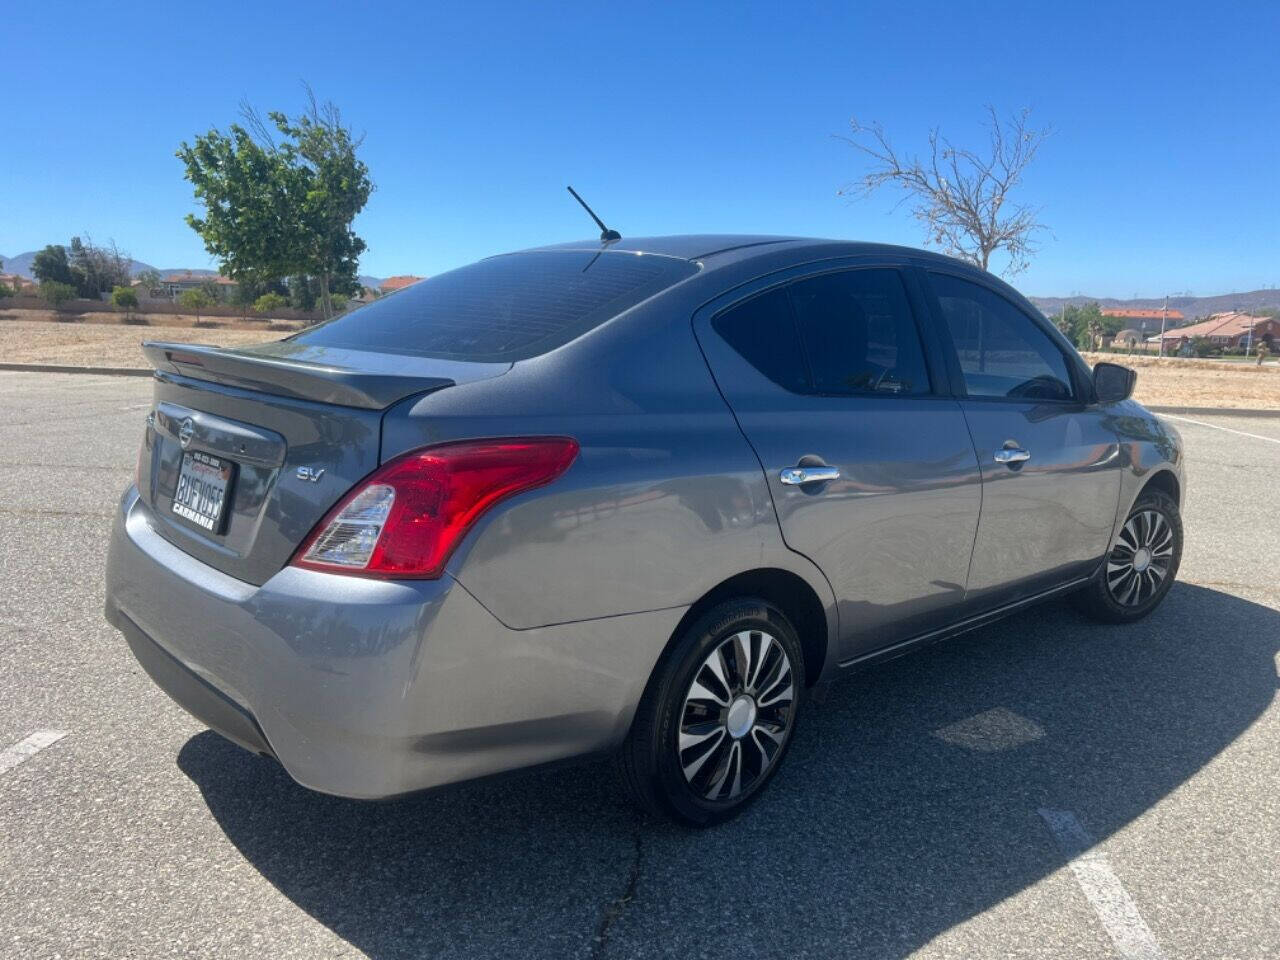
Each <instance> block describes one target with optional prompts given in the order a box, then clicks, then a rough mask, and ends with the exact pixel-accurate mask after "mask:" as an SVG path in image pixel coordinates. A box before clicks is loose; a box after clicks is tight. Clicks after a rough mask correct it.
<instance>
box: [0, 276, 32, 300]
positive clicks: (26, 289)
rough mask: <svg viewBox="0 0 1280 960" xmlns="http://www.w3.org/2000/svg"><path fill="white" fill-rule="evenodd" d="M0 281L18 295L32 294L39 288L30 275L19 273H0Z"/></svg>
mask: <svg viewBox="0 0 1280 960" xmlns="http://www.w3.org/2000/svg"><path fill="white" fill-rule="evenodd" d="M0 283H3V284H4V285H5V286H6V287H8V288H9V289H10V290H12V291H13V292H14V293H16V294H18V296H20V297H30V296H34V295H35V294H36V293H37V292H39V290H40V285H39V284H38V283H36V282H35V281H34V280H32V279H31V278H30V277H24V276H22V274H20V273H0Z"/></svg>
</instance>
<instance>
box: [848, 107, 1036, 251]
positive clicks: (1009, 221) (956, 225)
mask: <svg viewBox="0 0 1280 960" xmlns="http://www.w3.org/2000/svg"><path fill="white" fill-rule="evenodd" d="M987 114H988V117H989V123H988V125H987V126H988V130H989V133H990V142H989V144H988V148H987V150H986V151H985V152H982V153H979V152H978V151H976V150H967V149H962V148H960V147H956V146H954V145H953V144H952V143H951V141H950V140H948V139H946V138H945V137H943V136H942V135H941V134H940V133H939V132H938V130H937V129H936V128H935V129H933V130H931V131H930V132H929V153H928V156H927V157H925V158H924V159H921V158H920V157H917V156H915V155H911V156H907V155H905V154H902V153H899V152H898V151H897V150H896V149H895V148H894V147H893V145H892V144H891V143H890V142H889V138H888V136H887V135H886V134H885V131H884V128H883V127H882V126H881V125H880V124H878V123H872V124H864V123H861V122H859V121H858V120H857V118H854V119H853V120H850V121H849V125H850V127H851V128H852V133H851V135H849V136H847V137H841V138H840V139H841V140H844V141H845V142H847V143H848V144H850V145H851V146H852V147H854V148H855V149H856V150H858V151H859V152H861V153H863V154H865V155H866V156H867V157H868V158H869V160H870V167H869V168H868V170H867V172H866V173H864V174H863V175H862V176H861V177H859V178H858V179H857V180H854V181H852V182H851V183H849V184H848V185H846V186H845V187H844V188H842V189H841V190H840V191H839V194H840V196H844V197H849V198H850V199H852V200H857V199H864V198H866V197H868V196H870V195H871V194H872V193H875V192H876V191H877V190H879V189H880V188H881V187H884V186H890V187H896V188H898V189H899V190H901V191H903V197H902V200H901V201H900V203H906V202H907V201H911V202H912V211H911V212H912V213H913V214H914V215H915V218H916V219H917V220H919V221H920V223H921V224H922V225H923V226H924V228H925V231H926V241H925V242H926V243H928V244H931V245H933V246H936V247H939V248H941V249H942V250H943V252H945V253H948V254H950V255H952V256H954V257H959V258H960V259H962V260H967V261H969V262H970V263H973V264H976V265H977V266H979V267H981V268H982V269H984V270H986V269H988V268H989V264H990V262H991V255H992V254H994V253H995V252H996V251H1003V252H1004V253H1005V255H1006V256H1007V257H1008V258H1009V264H1008V266H1007V267H1006V268H1005V271H1004V272H1005V273H1006V274H1010V275H1012V274H1015V273H1018V272H1019V271H1021V270H1023V269H1025V268H1026V266H1027V263H1028V262H1029V260H1030V258H1031V256H1032V254H1034V253H1035V251H1036V245H1035V242H1034V237H1035V235H1036V234H1037V233H1039V232H1040V231H1042V230H1044V229H1045V227H1044V225H1043V224H1041V223H1040V222H1039V221H1038V219H1037V217H1038V216H1039V211H1038V210H1036V209H1034V208H1032V207H1028V206H1024V205H1022V204H1018V203H1014V202H1012V201H1011V200H1010V194H1012V193H1013V192H1014V190H1015V189H1016V188H1017V187H1018V185H1019V183H1020V182H1021V181H1022V175H1023V173H1024V172H1025V171H1026V169H1027V167H1028V166H1029V165H1030V163H1031V161H1032V160H1034V159H1035V156H1036V151H1038V150H1039V148H1040V144H1041V143H1043V142H1044V139H1045V138H1046V137H1048V136H1049V134H1050V133H1051V131H1050V130H1049V128H1047V127H1046V128H1041V129H1037V128H1034V127H1032V126H1031V122H1030V121H1031V111H1030V110H1029V109H1024V110H1023V111H1022V112H1021V113H1018V114H1015V115H1014V116H1013V117H1011V118H1010V119H1009V120H1008V121H1006V122H1004V123H1002V122H1001V120H1000V117H999V115H998V114H997V113H996V111H995V109H994V108H992V107H987Z"/></svg>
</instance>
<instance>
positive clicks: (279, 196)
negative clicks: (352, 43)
mask: <svg viewBox="0 0 1280 960" xmlns="http://www.w3.org/2000/svg"><path fill="white" fill-rule="evenodd" d="M307 95H308V102H309V105H308V109H307V110H306V112H304V113H303V114H302V115H301V116H298V117H293V118H291V117H289V116H287V115H286V114H284V113H280V112H277V111H272V112H270V113H268V114H267V116H266V118H265V119H264V118H263V117H261V116H260V115H259V114H258V113H257V112H256V111H254V110H253V109H252V108H251V107H248V106H247V105H242V108H241V118H242V119H243V121H244V125H241V124H232V125H231V127H230V129H229V130H228V132H227V133H223V132H222V131H220V130H217V129H214V130H210V131H209V132H208V133H206V134H203V135H201V136H198V137H196V138H195V141H194V143H191V144H187V143H185V142H184V143H183V144H182V145H181V147H180V148H179V150H178V154H177V155H178V157H179V159H181V160H182V162H183V165H184V166H185V167H186V179H187V180H189V181H190V182H191V184H192V186H193V187H194V188H195V194H196V199H197V200H199V201H200V203H201V204H202V205H203V206H204V212H203V216H199V217H197V216H195V215H189V216H188V217H187V223H188V224H190V226H191V227H192V229H193V230H195V231H196V232H197V233H198V234H199V235H200V237H201V239H202V240H203V241H204V244H205V248H206V249H207V250H208V251H209V252H210V253H211V254H213V255H214V256H215V257H217V258H218V260H219V262H220V263H221V265H222V271H223V273H225V274H226V275H227V276H229V277H231V278H232V279H234V280H236V281H237V282H238V283H245V282H250V283H256V284H268V283H271V282H273V281H278V280H279V279H280V278H282V277H288V276H294V275H299V274H301V275H305V276H309V277H313V278H315V279H317V280H318V281H319V283H320V288H321V297H320V299H321V303H322V305H323V308H324V311H325V315H326V316H328V315H329V314H330V313H331V310H332V306H331V299H332V294H334V293H341V294H346V295H349V294H350V293H351V292H353V291H354V290H355V289H356V288H357V286H358V281H357V280H356V272H357V267H358V262H359V257H360V254H361V253H362V252H364V249H365V243H364V241H363V240H361V239H360V238H359V237H358V236H356V234H355V233H354V231H352V229H351V224H352V222H353V221H354V219H355V217H356V214H358V213H359V212H360V211H361V210H362V209H363V208H364V205H365V203H366V202H367V201H368V199H369V194H370V193H371V192H372V191H373V182H372V181H371V180H370V178H369V169H368V167H367V166H366V165H365V164H364V162H363V161H361V160H360V158H359V157H358V156H357V151H358V150H359V147H360V145H361V142H362V138H361V137H359V136H357V135H355V134H353V133H352V131H351V128H350V127H348V126H346V125H345V124H344V123H343V121H342V117H341V114H340V113H339V111H338V108H337V107H336V106H334V105H333V104H332V103H326V104H324V105H320V104H318V103H317V102H316V99H315V95H314V94H313V93H312V92H311V90H310V88H308V89H307Z"/></svg>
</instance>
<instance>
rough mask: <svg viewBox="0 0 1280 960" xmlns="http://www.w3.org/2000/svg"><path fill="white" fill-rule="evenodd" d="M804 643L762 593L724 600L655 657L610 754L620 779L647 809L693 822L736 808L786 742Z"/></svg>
mask: <svg viewBox="0 0 1280 960" xmlns="http://www.w3.org/2000/svg"><path fill="white" fill-rule="evenodd" d="M804 670H805V668H804V653H803V651H802V649H801V647H800V641H799V639H798V638H797V636H796V632H795V629H794V628H793V627H792V626H791V624H790V622H789V621H788V620H787V618H786V617H785V616H784V615H783V614H782V612H781V611H780V610H779V609H778V608H777V607H775V606H773V605H772V604H769V603H767V602H765V601H763V600H758V599H751V598H744V599H740V600H731V601H728V602H726V603H722V604H720V605H718V606H716V607H714V608H713V609H711V610H709V611H708V612H707V613H706V614H705V615H704V616H702V617H700V618H699V619H698V620H697V621H696V622H694V623H693V624H692V625H691V626H689V627H688V628H687V629H686V630H685V631H684V633H683V634H682V635H681V636H680V637H679V638H678V639H677V640H676V643H675V645H674V646H673V647H672V649H671V650H670V651H669V653H668V655H667V656H666V657H665V658H664V660H663V662H662V663H660V664H659V666H658V669H657V671H656V672H655V674H654V676H653V678H652V679H651V680H650V682H649V686H648V688H647V689H646V690H645V693H644V696H643V698H642V699H641V702H640V706H639V707H638V708H637V710H636V718H635V721H634V722H633V723H632V727H631V733H630V734H629V736H628V737H627V742H626V743H625V744H624V745H623V747H622V750H621V751H620V752H619V755H618V770H619V774H620V778H621V780H622V783H623V785H624V786H625V787H626V788H627V790H628V792H629V793H630V794H631V795H632V797H633V798H634V799H635V800H636V801H637V802H638V803H639V804H640V805H641V806H643V807H644V808H646V809H648V810H649V811H651V812H654V813H658V814H661V815H665V816H670V817H673V818H674V819H677V820H681V821H684V822H685V823H689V824H692V825H695V826H709V825H711V824H714V823H720V822H723V821H725V820H728V819H729V818H730V817H733V816H735V815H737V814H738V813H740V812H741V811H742V810H743V809H744V808H745V807H746V806H747V804H748V803H750V802H751V801H752V800H754V799H755V798H756V797H757V796H758V795H759V793H760V791H761V790H763V789H764V786H765V784H767V783H768V782H769V779H770V778H771V777H772V776H773V775H774V773H775V772H776V771H777V769H778V767H779V765H780V764H781V763H782V759H783V757H784V756H785V755H786V752H787V748H788V747H789V746H790V744H791V738H792V735H793V733H794V731H795V721H796V710H797V709H798V708H799V706H800V700H801V696H802V694H803V690H804V676H805V672H804Z"/></svg>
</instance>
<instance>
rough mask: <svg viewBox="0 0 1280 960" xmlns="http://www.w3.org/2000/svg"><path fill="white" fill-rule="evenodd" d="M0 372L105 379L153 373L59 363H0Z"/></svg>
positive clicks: (130, 368)
mask: <svg viewBox="0 0 1280 960" xmlns="http://www.w3.org/2000/svg"><path fill="white" fill-rule="evenodd" d="M0 370H15V371H18V372H20V373H97V374H101V375H103V376H107V377H149V376H151V374H152V373H153V372H154V371H152V370H150V369H147V368H144V367H81V366H72V365H69V364H60V363H0Z"/></svg>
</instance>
